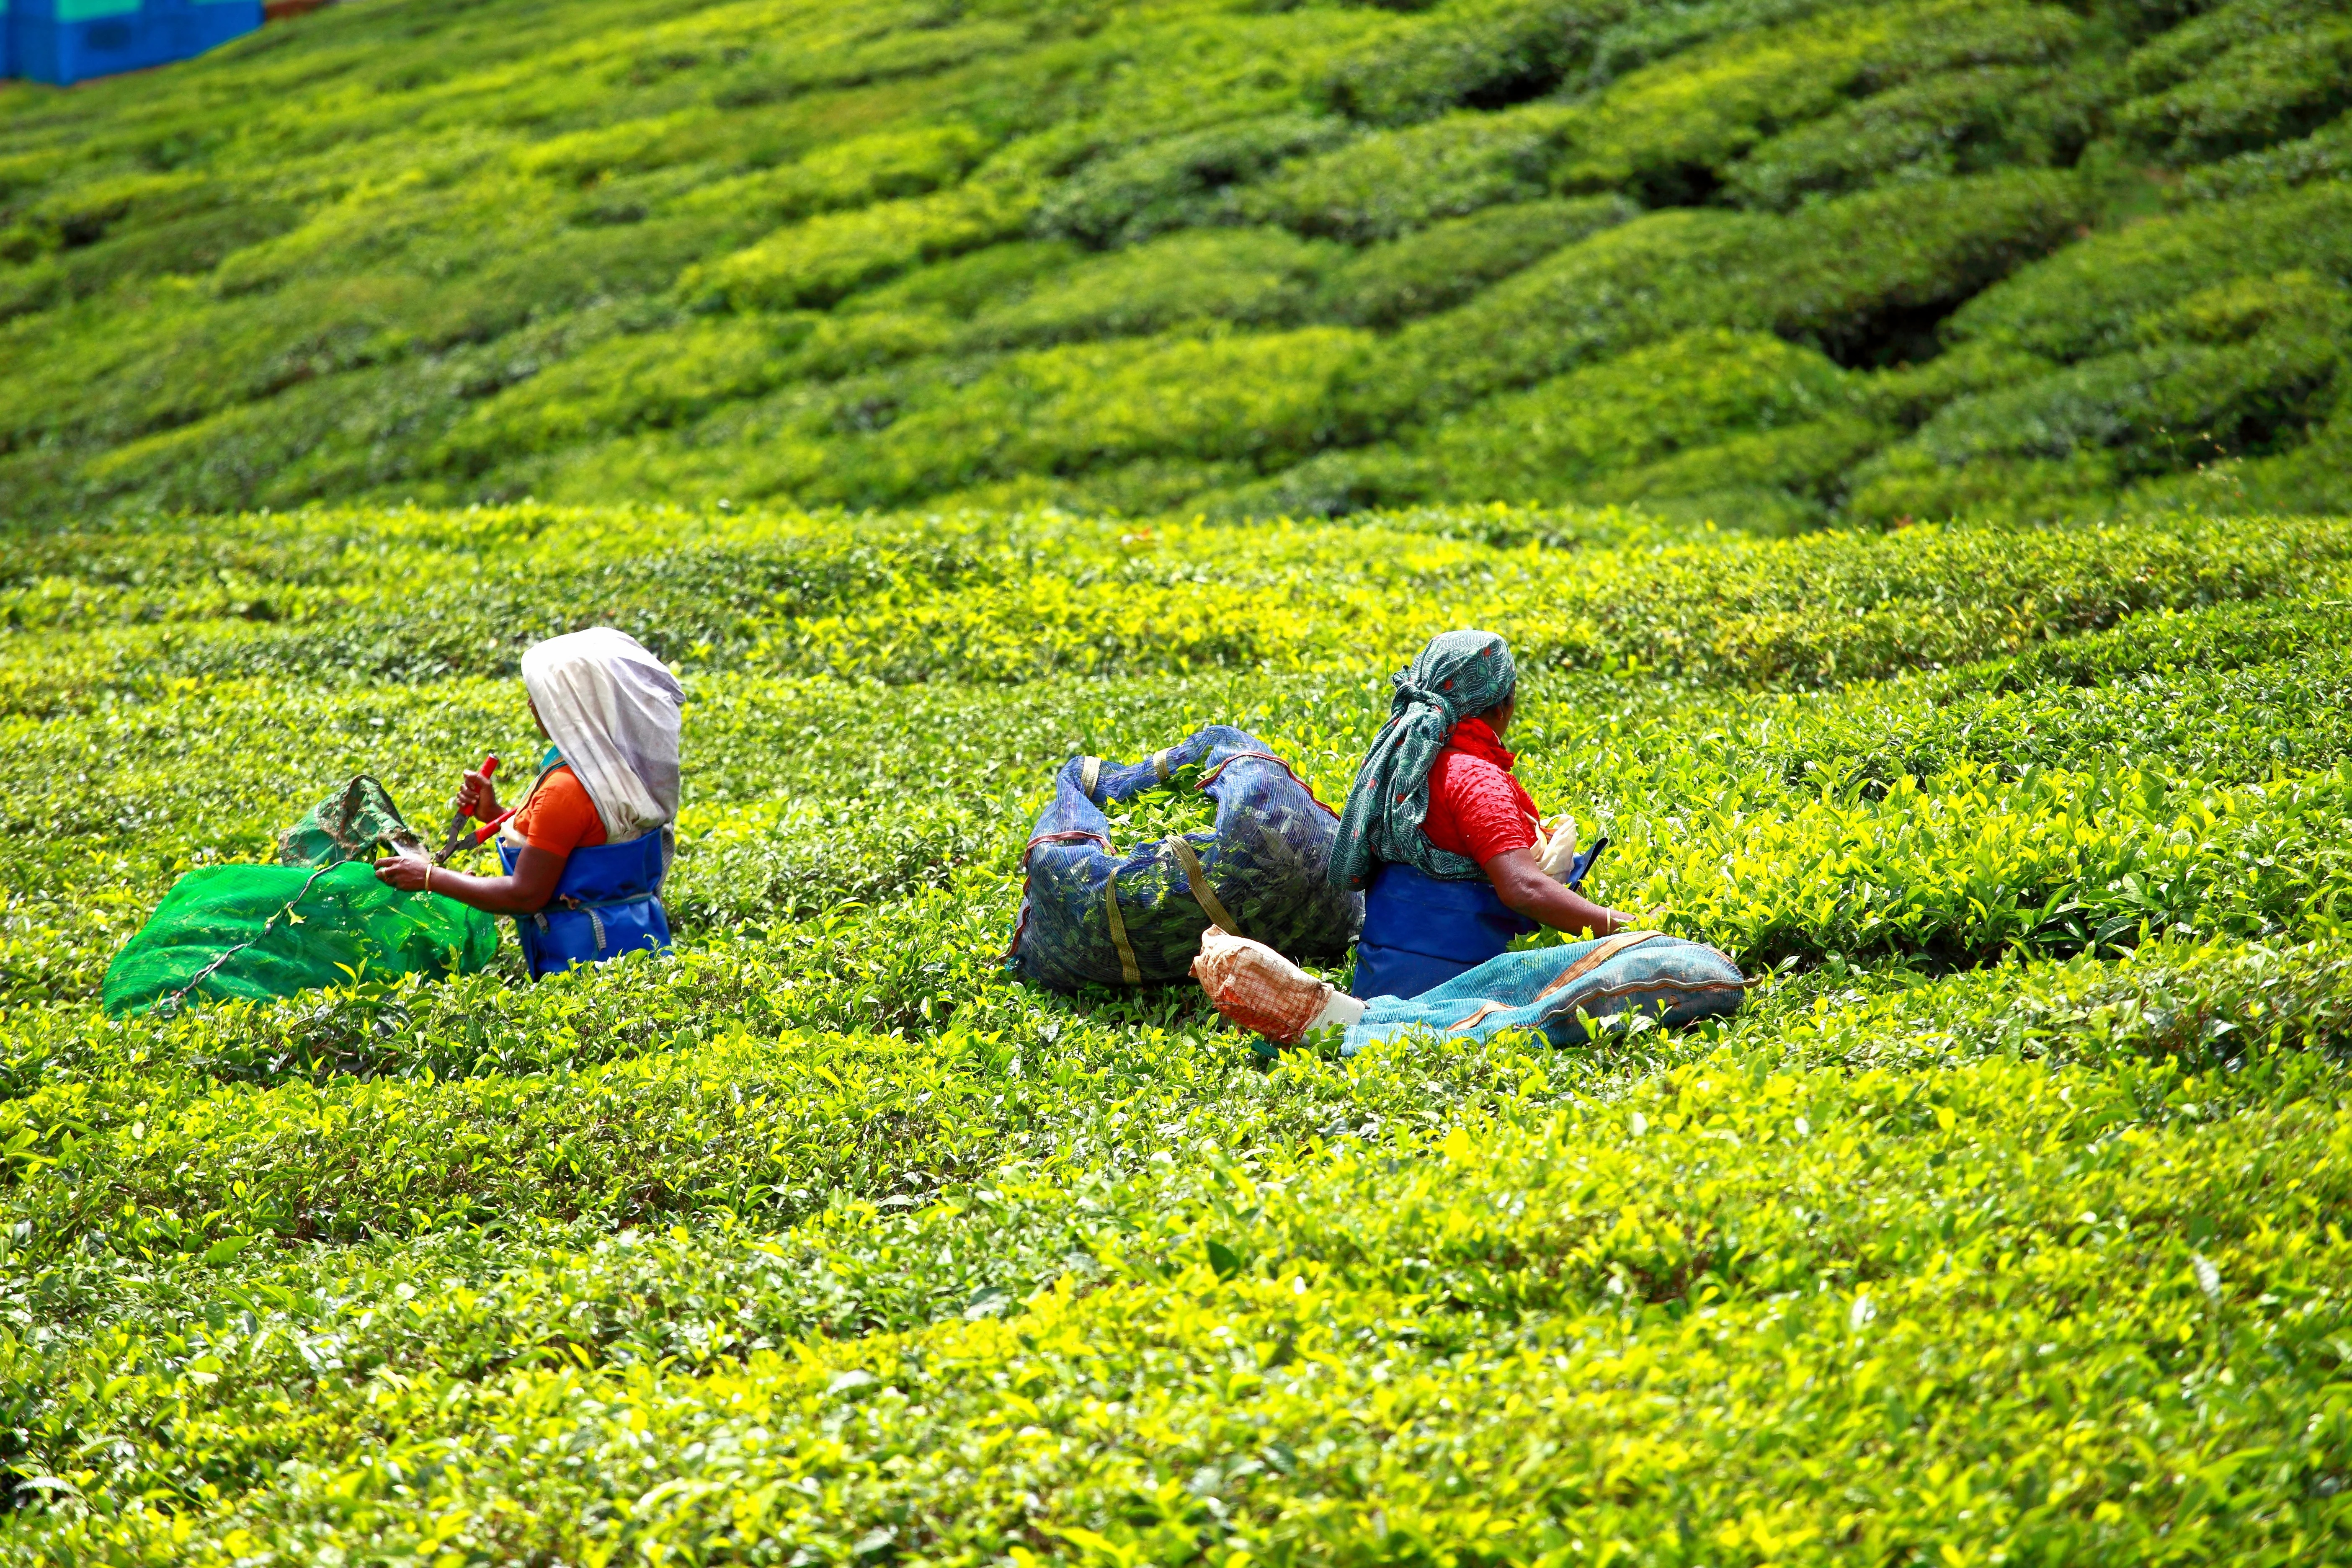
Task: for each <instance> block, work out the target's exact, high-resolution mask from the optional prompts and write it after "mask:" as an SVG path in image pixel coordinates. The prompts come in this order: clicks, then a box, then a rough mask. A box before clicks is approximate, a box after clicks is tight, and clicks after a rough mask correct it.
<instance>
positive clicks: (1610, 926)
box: [1484, 849, 1633, 936]
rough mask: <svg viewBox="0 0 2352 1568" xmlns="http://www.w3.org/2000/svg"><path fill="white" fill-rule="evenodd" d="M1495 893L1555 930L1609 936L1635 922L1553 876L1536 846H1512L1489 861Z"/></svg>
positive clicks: (1507, 903)
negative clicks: (1521, 847) (1542, 862)
mask: <svg viewBox="0 0 2352 1568" xmlns="http://www.w3.org/2000/svg"><path fill="white" fill-rule="evenodd" d="M1484 869H1485V871H1486V879H1487V880H1488V881H1490V882H1492V883H1494V884H1495V896H1496V898H1498V899H1500V900H1503V902H1504V904H1505V905H1506V906H1507V907H1508V908H1509V909H1510V910H1513V911H1514V912H1516V913H1518V914H1522V915H1525V916H1527V917H1528V919H1529V920H1531V921H1537V922H1538V923H1539V924H1543V925H1548V926H1549V927H1551V928H1552V929H1553V930H1554V931H1570V932H1576V931H1584V932H1588V933H1590V934H1591V935H1593V936H1607V935H1609V934H1610V933H1612V931H1622V930H1624V929H1625V928H1626V927H1627V926H1629V925H1631V924H1633V917H1632V916H1630V915H1624V914H1620V913H1619V912H1618V911H1617V910H1612V909H1609V908H1606V907H1605V906H1603V905H1601V904H1596V903H1594V902H1593V901H1592V900H1591V899H1588V898H1586V897H1585V896H1584V895H1583V894H1581V893H1571V892H1570V891H1569V890H1568V889H1566V888H1563V887H1561V886H1560V885H1559V883H1558V882H1555V881H1553V880H1552V879H1551V878H1549V876H1547V875H1545V873H1544V868H1543V866H1542V864H1541V863H1540V862H1538V860H1537V859H1536V852H1535V851H1534V850H1532V849H1512V850H1507V851H1506V852H1505V853H1503V854H1500V855H1497V856H1496V857H1495V858H1493V859H1491V860H1488V861H1486V862H1485V865H1484Z"/></svg>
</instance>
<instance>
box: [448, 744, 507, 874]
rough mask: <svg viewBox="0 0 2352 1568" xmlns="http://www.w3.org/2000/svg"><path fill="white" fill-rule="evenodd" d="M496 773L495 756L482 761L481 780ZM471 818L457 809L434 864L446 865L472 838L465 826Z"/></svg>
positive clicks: (463, 810)
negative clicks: (447, 835) (446, 839)
mask: <svg viewBox="0 0 2352 1568" xmlns="http://www.w3.org/2000/svg"><path fill="white" fill-rule="evenodd" d="M498 771H499V759H498V757H497V756H496V755H495V754H493V755H490V756H487V757H484V758H483V759H482V777H483V778H485V779H488V777H489V776H490V775H491V774H492V773H497V772H498ZM473 816H474V814H473V813H472V812H470V811H467V809H466V808H465V807H464V806H462V805H461V806H459V807H458V808H457V815H456V816H452V817H451V818H450V819H449V840H448V842H447V843H446V844H444V845H442V846H441V853H440V854H439V855H437V856H436V857H434V862H435V864H436V865H442V866H446V865H447V864H448V863H449V857H450V856H452V855H455V854H456V853H457V851H458V849H459V848H460V847H462V846H463V845H464V844H465V842H466V840H467V839H468V838H472V837H473V834H472V832H471V830H469V829H468V828H467V826H466V824H467V822H469V821H471V820H472V819H473ZM500 820H501V821H503V820H504V818H501V819H500ZM474 842H475V843H477V844H478V843H480V842H481V840H480V839H478V838H475V839H474Z"/></svg>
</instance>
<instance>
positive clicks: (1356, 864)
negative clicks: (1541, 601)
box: [1331, 632, 1519, 892]
mask: <svg viewBox="0 0 2352 1568" xmlns="http://www.w3.org/2000/svg"><path fill="white" fill-rule="evenodd" d="M1518 683H1519V672H1518V668H1517V666H1515V665H1514V664H1513V663H1512V662H1511V647H1510V645H1509V644H1508V643H1507V642H1505V641H1504V640H1503V639H1502V638H1501V637H1496V635H1495V634H1494V633H1493V632H1442V633H1440V634H1439V635H1438V636H1436V637H1432V638H1430V639H1429V646H1428V647H1425V648H1423V649H1422V650H1421V657H1420V658H1416V659H1414V660H1413V661H1412V665H1411V666H1410V667H1408V668H1405V669H1402V670H1400V671H1399V672H1398V673H1396V674H1395V675H1392V676H1391V677H1389V684H1390V685H1391V686H1393V687H1395V688H1396V695H1394V696H1393V697H1391V698H1390V699H1389V720H1388V722H1387V723H1385V724H1383V725H1381V732H1380V733H1379V734H1377V735H1375V736H1373V737H1372V749H1371V751H1370V752H1369V753H1368V754H1367V755H1366V756H1365V758H1364V765H1363V766H1362V767H1360V768H1358V769H1357V770H1356V783H1355V787H1354V788H1352V789H1350V790H1349V792H1348V809H1347V810H1345V811H1343V812H1341V813H1340V814H1339V842H1338V843H1336V844H1334V845H1333V846H1332V847H1331V880H1332V882H1333V883H1334V884H1335V885H1336V886H1338V887H1339V888H1341V889H1345V890H1347V891H1349V892H1353V891H1355V890H1357V889H1360V888H1361V887H1363V885H1364V884H1365V883H1366V882H1367V881H1369V880H1370V879H1371V875H1372V864H1373V862H1374V861H1378V860H1386V861H1391V862H1394V863H1397V864H1400V865H1405V866H1411V867H1412V868H1415V869H1416V870H1421V871H1426V872H1427V873H1429V875H1431V876H1433V877H1436V878H1438V879H1442V880H1444V881H1449V882H1466V881H1469V880H1470V879H1473V878H1477V877H1484V876H1485V875H1486V872H1484V871H1483V870H1481V869H1479V867H1478V862H1476V861H1475V860H1473V859H1471V858H1469V857H1468V856H1467V855H1456V854H1454V853H1453V852H1452V851H1451V850H1446V849H1440V848H1439V847H1437V846H1436V845H1434V844H1432V843H1431V842H1430V841H1429V836H1428V835H1427V834H1424V833H1423V832H1422V830H1421V822H1422V818H1423V817H1424V816H1428V815H1429V769H1430V764H1432V763H1434V762H1436V761H1437V753H1438V752H1442V751H1444V749H1445V742H1446V740H1447V739H1448V738H1449V737H1450V736H1452V734H1453V733H1454V725H1455V724H1457V723H1460V722H1461V721H1463V720H1465V719H1467V718H1470V717H1471V716H1473V715H1475V714H1479V713H1484V712H1486V710H1488V709H1489V708H1492V707H1494V706H1495V705H1496V703H1498V702H1500V701H1502V700H1503V699H1505V698H1506V697H1508V696H1509V695H1510V694H1511V692H1512V690H1513V689H1515V688H1516V687H1517V685H1518Z"/></svg>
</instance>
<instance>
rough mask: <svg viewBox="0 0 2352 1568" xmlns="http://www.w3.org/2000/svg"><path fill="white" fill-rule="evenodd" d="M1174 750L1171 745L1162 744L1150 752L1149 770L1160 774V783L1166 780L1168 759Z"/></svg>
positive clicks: (1164, 782)
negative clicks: (1156, 749)
mask: <svg viewBox="0 0 2352 1568" xmlns="http://www.w3.org/2000/svg"><path fill="white" fill-rule="evenodd" d="M1175 751H1176V748H1175V747H1173V746H1162V747H1161V748H1160V750H1158V751H1156V752H1152V753H1151V771H1152V772H1153V773H1158V774H1159V775H1160V783H1161V784H1166V783H1167V782H1168V776H1169V775H1168V759H1169V758H1170V757H1171V756H1172V755H1174V754H1175Z"/></svg>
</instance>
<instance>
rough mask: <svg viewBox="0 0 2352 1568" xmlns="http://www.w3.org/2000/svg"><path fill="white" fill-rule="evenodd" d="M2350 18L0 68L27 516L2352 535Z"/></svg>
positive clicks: (1260, 3) (1050, 14)
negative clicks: (2216, 517)
mask: <svg viewBox="0 0 2352 1568" xmlns="http://www.w3.org/2000/svg"><path fill="white" fill-rule="evenodd" d="M2347 84H2352V19H2347V15H2346V13H2345V10H2344V8H2343V6H2342V5H2340V4H2336V3H2333V0H2224V3H2221V4H2206V3H2204V0H2075V3H2074V4H2071V5H2059V4H2035V3H2032V0H1875V3H1869V4H1852V3H1843V4H1842V3H1839V0H1690V3H1686V4H1672V5H1669V4H1662V3H1658V0H1437V3H1433V4H1422V3H1416V0H1392V3H1391V4H1383V5H1370V4H1341V3H1337V0H1320V3H1307V4H1286V3H1283V0H1130V3H1124V4H1121V3H1112V0H1067V3H1065V4H1055V5H1046V4H1040V3H1035V0H869V3H866V4H860V5H843V4H839V3H838V0H723V3H708V4H696V3H693V0H688V3H685V4H680V3H679V0H658V3H656V0H575V3H569V4H565V5H540V4H533V3H530V0H470V3H466V4H456V3H451V0H366V3H364V4H352V5H343V6H341V7H337V8H334V9H331V10H330V11H327V12H323V13H320V14H317V15H313V16H308V17H304V18H300V19H299V20H296V21H293V22H290V23H285V24H279V25H273V26H269V27H267V28H264V29H263V30H262V31H261V32H259V33H257V34H256V35H253V36H252V37H248V38H247V39H245V40H242V41H240V42H239V43H237V44H236V45H234V46H232V47H227V48H225V49H223V50H221V51H219V52H218V53H217V54H215V55H213V56H210V57H207V58H204V59H202V60H200V61H196V62H193V63H190V64H186V65H184V66H180V67H175V68H173V69H171V70H168V71H163V72H156V73H148V74H144V75H141V76H138V77H135V78H126V79H120V80H116V81H112V82H105V83H98V84H93V85H89V86H87V87H83V88H79V89H74V90H72V91H69V92H60V91H57V90H54V89H41V88H36V87H32V86H26V85H13V86H7V87H5V88H0V366H5V375H0V517H5V518H7V519H13V520H14V521H16V523H17V524H18V525H20V526H22V525H26V524H29V525H32V526H35V527H39V526H48V525H53V524H55V523H57V522H59V521H64V520H68V519H80V518H86V517H89V516H91V515H106V514H115V515H138V514H145V513H150V512H154V511H166V512H169V511H177V510H195V511H216V510H232V509H236V508H246V507H270V508H284V507H288V506H290V505H295V504H299V503H301V502H305V501H310V500H378V501H384V502H399V501H402V500H417V501H421V502H425V503H443V502H450V503H456V502H467V501H477V500H479V501H496V500H518V499H521V498H525V497H532V496H535V497H538V498H541V499H542V500H569V501H591V502H598V503H604V502H610V501H614V500H626V499H631V498H635V499H638V500H648V501H658V500H669V501H676V502H682V503H686V504H689V505H697V506H705V505H715V504H716V503H717V502H718V501H719V500H729V501H730V502H732V503H735V504H738V505H740V504H743V503H745V502H748V501H751V500H761V499H763V498H764V499H767V500H774V501H790V502H793V503H795V504H800V505H804V506H821V505H841V506H847V507H853V508H862V507H884V508H903V507H907V506H910V505H915V504H918V503H920V504H923V505H932V504H938V505H943V506H944V505H950V504H985V505H993V506H1024V505H1034V504H1040V503H1053V504H1058V505H1062V506H1064V507H1067V508H1072V509H1076V510H1086V511H1089V512H1094V513H1102V512H1106V511H1123V512H1125V513H1128V514H1130V515H1139V516H1140V515H1152V514H1160V513H1163V512H1178V513H1181V514H1182V515H1186V516H1191V515H1193V514H1195V513H1207V514H1210V515H1213V516H1223V515H1244V514H1259V515H1275V514H1283V513H1287V514H1290V515H1295V516H1296V515H1310V514H1314V515H1327V514H1335V513H1343V512H1348V511H1351V510H1360V509H1362V508H1364V507H1367V506H1391V507H1393V506H1400V505H1410V504H1418V503H1424V502H1431V501H1444V500H1475V501H1486V500H1494V499H1497V498H1500V499H1504V500H1515V501H1522V502H1542V503H1552V504H1559V503H1568V502H1586V503H1591V502H1613V503H1639V504H1640V505H1641V506H1642V507H1643V508H1644V509H1645V510H1648V511H1649V512H1651V513H1653V514H1654V515H1658V516H1662V517H1665V518H1668V519H1687V518H1714V519H1717V520H1718V521H1722V522H1723V523H1724V524H1725V525H1727V526H1741V527H1747V528H1749V529H1753V530H1758V531H1768V532H1769V531H1785V530H1789V529H1793V528H1798V527H1801V526H1804V525H1807V524H1811V523H1814V522H1818V521H1823V520H1828V519H1848V520H1853V521H1859V522H1864V523H1870V524H1882V523H1887V522H1892V521H1900V520H1905V519H1919V520H1934V519H1942V518H1948V517H1952V516H1967V517H1973V518H1979V519H1989V518H1996V517H2007V518H2018V519H2046V518H2053V517H2061V516H2069V515H2081V516H2088V515H2101V514H2105V513H2107V512H2109V511H2110V510H2112V509H2113V508H2114V507H2116V505H2118V504H2127V505H2128V506H2131V507H2135V508H2148V509H2159V510H2160V509H2162V508H2164V507H2168V506H2179V505H2194V506H2197V507H2200V508H2202V509H2204V510H2209V511H2219V512H2230V511H2246V510H2260V509H2265V508H2269V509H2277V510H2336V509H2341V508H2342V507H2344V506H2346V505H2347V504H2352V481H2347V451H2352V447H2347V443H2352V426H2347V423H2346V420H2347V416H2346V415H2345V414H2344V413H2342V412H2341V404H2342V394H2341V388H2340V379H2341V378H2340V375H2339V370H2340V362H2341V358H2342V345H2343V344H2344V342H2346V341H2347V330H2352V293H2347V284H2352V188H2347V185H2346V184H2345V183H2344V178H2343V176H2344V174H2345V172H2346V170H2347V166H2352V162H2348V160H2352V153H2347V149H2352V132H2347V122H2346V121H2345V120H2344V118H2343V116H2344V113H2345V111H2346V110H2347V100H2352V85H2347Z"/></svg>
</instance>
